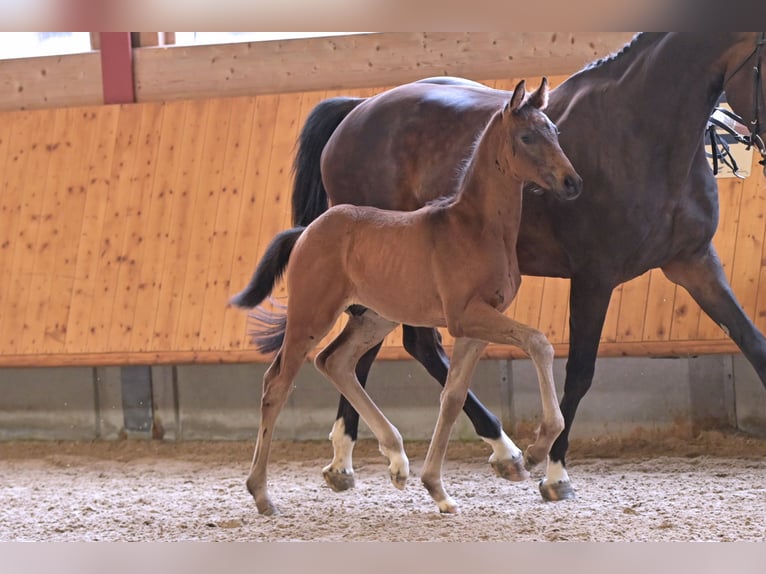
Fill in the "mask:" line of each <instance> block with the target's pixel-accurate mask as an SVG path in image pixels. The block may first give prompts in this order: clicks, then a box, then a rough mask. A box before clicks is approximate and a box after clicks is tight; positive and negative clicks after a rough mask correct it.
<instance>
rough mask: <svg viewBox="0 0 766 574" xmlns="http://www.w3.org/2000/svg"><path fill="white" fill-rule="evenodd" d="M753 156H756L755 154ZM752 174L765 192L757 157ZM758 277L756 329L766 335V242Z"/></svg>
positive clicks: (765, 177) (762, 175)
mask: <svg viewBox="0 0 766 574" xmlns="http://www.w3.org/2000/svg"><path fill="white" fill-rule="evenodd" d="M753 155H754V156H755V154H753ZM750 173H751V175H750V178H754V179H755V184H756V185H757V186H758V188H759V189H761V190H764V189H765V188H766V175H764V174H763V171H762V169H761V166H760V165H758V163H757V162H756V158H755V157H754V158H753V169H752V170H751V172H750ZM758 275H759V276H758V297H757V299H756V308H755V316H754V321H755V325H756V327H758V329H760V331H761V332H762V333H766V242H764V246H763V249H762V251H761V262H760V270H759V274H758Z"/></svg>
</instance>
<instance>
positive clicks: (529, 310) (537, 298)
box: [513, 276, 545, 329]
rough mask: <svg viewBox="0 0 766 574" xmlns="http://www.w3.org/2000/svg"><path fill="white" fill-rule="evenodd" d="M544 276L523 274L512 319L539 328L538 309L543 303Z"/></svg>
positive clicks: (539, 309)
mask: <svg viewBox="0 0 766 574" xmlns="http://www.w3.org/2000/svg"><path fill="white" fill-rule="evenodd" d="M544 287H545V278H544V277H532V276H525V277H524V280H523V281H522V282H521V287H520V288H519V292H518V294H517V295H516V299H517V302H516V311H515V313H514V315H513V319H514V320H515V321H518V322H519V323H523V324H524V325H528V326H529V327H532V328H534V329H539V328H540V311H541V308H542V303H543V288H544Z"/></svg>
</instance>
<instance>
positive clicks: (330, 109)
mask: <svg viewBox="0 0 766 574" xmlns="http://www.w3.org/2000/svg"><path fill="white" fill-rule="evenodd" d="M363 101H364V99H363V98H347V97H338V98H329V99H327V100H323V101H321V102H319V103H318V104H317V105H316V106H315V107H314V109H313V110H311V113H310V114H309V116H308V118H306V123H305V124H303V129H301V134H300V137H299V138H298V151H297V152H296V154H295V161H294V162H293V174H294V175H295V177H294V180H293V197H292V208H293V225H303V226H306V225H308V224H309V223H311V222H312V221H314V220H315V219H316V218H317V217H319V216H320V215H321V214H322V213H323V212H325V211H327V191H326V190H325V188H324V184H323V183H322V173H321V171H320V163H319V160H320V158H321V157H322V150H323V149H324V146H325V145H326V144H327V141H328V140H329V139H330V136H331V135H332V134H333V132H334V131H335V129H336V128H337V127H338V125H339V124H340V122H342V121H343V119H344V118H345V117H346V116H347V115H348V114H349V112H351V110H353V109H354V108H355V107H356V106H358V105H359V104H361V103H362V102H363Z"/></svg>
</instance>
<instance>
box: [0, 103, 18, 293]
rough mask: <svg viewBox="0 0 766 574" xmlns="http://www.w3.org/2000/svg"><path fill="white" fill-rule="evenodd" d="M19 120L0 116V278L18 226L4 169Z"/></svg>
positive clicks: (14, 116) (7, 172)
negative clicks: (13, 129)
mask: <svg viewBox="0 0 766 574" xmlns="http://www.w3.org/2000/svg"><path fill="white" fill-rule="evenodd" d="M19 119H21V114H8V113H6V114H0V276H4V273H5V270H6V268H7V267H8V266H10V264H11V261H12V259H13V244H12V240H13V236H14V234H15V232H16V228H17V225H18V217H16V209H17V208H18V207H19V205H20V202H19V199H20V198H19V196H18V195H16V194H14V195H11V194H10V193H8V181H9V179H10V178H11V177H12V174H11V171H12V169H13V168H11V169H6V165H7V164H8V163H9V162H10V160H9V157H10V156H11V151H10V150H11V139H12V138H13V136H12V135H11V134H12V128H13V127H15V124H16V122H17V121H18V120H19ZM16 163H18V160H17V161H16ZM0 292H2V289H0ZM0 301H2V299H0Z"/></svg>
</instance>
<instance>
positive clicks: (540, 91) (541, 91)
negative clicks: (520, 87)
mask: <svg viewBox="0 0 766 574" xmlns="http://www.w3.org/2000/svg"><path fill="white" fill-rule="evenodd" d="M527 102H528V103H529V104H530V105H532V106H535V107H536V108H537V109H538V110H544V109H545V106H547V105H548V78H546V77H545V76H543V81H542V83H541V84H540V87H539V88H537V89H536V90H535V91H534V92H533V93H532V95H531V96H529V100H527Z"/></svg>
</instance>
